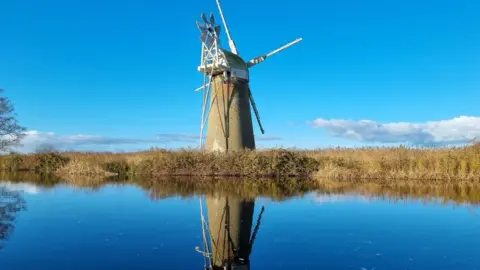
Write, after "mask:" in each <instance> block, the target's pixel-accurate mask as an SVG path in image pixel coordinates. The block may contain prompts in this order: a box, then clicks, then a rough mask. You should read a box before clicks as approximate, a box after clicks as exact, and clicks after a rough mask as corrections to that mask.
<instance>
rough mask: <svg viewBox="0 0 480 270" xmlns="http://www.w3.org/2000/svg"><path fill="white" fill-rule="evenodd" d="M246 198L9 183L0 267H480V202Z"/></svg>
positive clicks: (0, 209)
mask: <svg viewBox="0 0 480 270" xmlns="http://www.w3.org/2000/svg"><path fill="white" fill-rule="evenodd" d="M177 189H178V190H177ZM192 190H193V191H192ZM470 192H473V191H470ZM240 193H242V192H241V190H240V191H239V190H238V189H237V190H236V191H235V192H227V191H224V190H222V191H221V190H220V189H218V190H216V189H215V190H214V188H213V186H212V188H211V190H208V187H203V188H202V189H201V190H195V189H194V188H191V187H190V188H188V190H187V191H185V190H183V189H181V187H180V185H176V186H159V187H158V186H157V187H150V188H146V187H145V186H144V187H140V186H138V185H135V184H133V183H123V184H115V183H104V184H101V185H96V186H95V187H94V188H92V187H79V186H71V185H67V184H61V183H53V184H52V183H50V184H48V185H39V184H35V183H33V182H32V181H28V183H27V182H24V181H18V180H16V181H13V182H12V181H6V179H4V180H3V181H2V182H0V269H1V270H10V269H49V270H52V269H189V270H192V269H205V268H204V267H205V263H207V265H210V262H211V263H212V265H213V266H215V265H217V266H221V265H222V264H223V263H228V262H234V263H235V262H236V264H237V265H240V266H238V268H236V269H248V268H247V267H246V266H247V265H248V264H250V268H251V269H352V270H353V269H356V270H373V269H375V270H382V269H390V270H392V269H399V270H400V269H418V270H420V269H421V270H425V269H436V270H438V269H458V270H467V269H472V270H473V269H480V208H479V206H478V201H479V200H480V199H479V196H476V195H475V194H470V195H468V194H467V195H464V194H463V193H462V192H461V191H451V192H449V191H443V192H438V191H437V193H435V194H437V195H438V196H430V195H428V192H427V191H425V192H424V193H425V196H423V195H421V194H420V193H421V192H417V193H416V195H415V196H413V195H412V196H409V194H408V191H405V190H403V191H382V190H375V191H372V190H370V191H369V190H367V189H361V190H358V191H356V189H354V188H352V189H349V190H348V191H346V190H342V189H338V190H336V191H335V190H333V191H332V190H329V191H325V190H312V191H306V192H302V193H301V194H295V192H293V193H292V192H289V194H288V195H286V196H275V197H274V196H273V195H268V192H267V193H265V194H263V195H261V194H260V195H252V196H245V195H239V194H240ZM277 193H278V190H277ZM280 193H282V192H281V191H280ZM284 193H285V192H284ZM419 194H420V195H419ZM441 194H450V195H451V196H450V197H451V198H450V199H452V198H453V197H455V196H456V195H455V194H457V197H461V199H458V200H456V202H454V201H455V198H453V201H448V199H449V198H447V197H448V196H447V195H445V196H447V197H443V198H442V196H441ZM452 194H454V195H452ZM427 195H428V196H427ZM469 196H470V197H473V199H472V200H471V201H469ZM201 206H202V208H201ZM201 210H202V211H201ZM201 212H203V214H204V217H205V220H206V221H208V224H207V223H202V219H201ZM259 217H260V218H259ZM202 224H203V225H204V226H203V228H205V237H206V239H207V243H208V245H207V250H208V251H209V252H210V253H212V254H213V255H212V256H210V257H211V258H210V259H209V260H205V257H204V256H203V254H202V253H200V252H203V251H205V247H204V244H203V243H204V240H203V239H204V237H203V235H204V234H203V231H204V230H203V229H202ZM212 239H213V242H214V244H213V245H212ZM196 247H198V248H196ZM242 264H243V265H242ZM242 267H243V268H242Z"/></svg>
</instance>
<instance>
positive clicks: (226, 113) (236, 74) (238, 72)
mask: <svg viewBox="0 0 480 270" xmlns="http://www.w3.org/2000/svg"><path fill="white" fill-rule="evenodd" d="M216 1H217V6H218V9H219V11H220V16H221V18H222V21H223V25H224V27H225V32H226V34H227V37H228V45H229V47H230V51H228V50H226V49H224V48H222V46H221V43H220V31H221V27H220V26H219V25H216V24H215V18H214V16H213V13H210V18H209V19H207V16H206V15H205V14H204V13H202V14H201V17H202V20H203V22H199V21H197V26H198V28H199V29H200V32H201V35H200V40H201V41H202V55H201V63H200V66H198V71H200V72H202V73H203V85H202V86H201V87H199V88H197V89H196V90H195V91H201V90H203V106H202V121H201V127H200V148H201V149H205V150H207V151H219V152H227V151H234V150H241V149H245V148H248V149H255V139H254V133H253V125H252V116H251V112H250V105H251V107H252V108H253V111H254V113H255V117H256V119H257V122H258V125H259V127H260V131H261V132H262V134H264V133H265V131H264V129H263V126H262V123H261V121H260V116H259V113H258V109H257V106H256V105H255V101H254V99H253V95H252V91H251V89H250V85H249V81H250V77H249V72H250V71H249V69H250V68H252V67H254V66H255V65H258V64H260V63H262V62H263V61H265V59H267V58H268V57H270V56H272V55H274V54H276V53H278V52H280V51H282V50H284V49H286V48H288V47H290V46H292V45H294V44H296V43H298V42H300V41H301V40H302V38H298V39H296V40H294V41H292V42H290V43H288V44H286V45H284V46H282V47H280V48H278V49H276V50H274V51H271V52H269V53H267V54H265V55H261V56H258V57H256V58H253V59H251V60H250V61H248V62H246V61H245V60H243V58H242V57H240V54H239V52H238V49H237V46H236V45H235V42H234V40H233V39H232V36H231V34H230V31H229V29H228V26H227V22H226V20H225V17H224V16H223V11H222V7H221V5H220V1H219V0H216ZM207 121H208V125H207ZM205 126H207V138H206V141H205V142H204V141H203V136H204V129H205Z"/></svg>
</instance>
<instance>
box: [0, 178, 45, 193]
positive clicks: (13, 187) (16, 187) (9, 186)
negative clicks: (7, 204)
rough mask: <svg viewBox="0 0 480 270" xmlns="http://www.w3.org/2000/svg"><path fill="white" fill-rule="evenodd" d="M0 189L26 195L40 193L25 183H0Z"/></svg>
mask: <svg viewBox="0 0 480 270" xmlns="http://www.w3.org/2000/svg"><path fill="white" fill-rule="evenodd" d="M0 188H5V189H6V190H9V191H22V192H25V193H28V194H38V193H40V188H39V187H37V186H36V185H32V184H27V183H12V182H9V181H2V182H0Z"/></svg>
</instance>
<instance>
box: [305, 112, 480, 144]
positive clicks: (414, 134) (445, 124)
mask: <svg viewBox="0 0 480 270" xmlns="http://www.w3.org/2000/svg"><path fill="white" fill-rule="evenodd" d="M308 124H309V125H311V126H312V127H314V128H320V129H324V130H326V131H327V133H328V134H329V135H331V136H334V137H340V138H345V139H350V140H355V141H358V142H368V143H410V144H413V145H447V144H462V143H468V142H469V141H471V140H472V139H473V138H477V139H480V117H473V116H460V117H456V118H452V119H449V120H442V121H429V122H424V123H408V122H392V123H379V122H376V121H372V120H360V121H353V120H344V119H330V120H327V119H323V118H317V119H315V120H313V121H309V122H308Z"/></svg>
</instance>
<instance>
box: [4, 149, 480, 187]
mask: <svg viewBox="0 0 480 270" xmlns="http://www.w3.org/2000/svg"><path fill="white" fill-rule="evenodd" d="M0 170H3V171H10V172H15V171H34V172H38V173H52V172H54V173H57V174H61V175H88V176H93V175H96V176H108V175H120V176H133V175H146V176H148V175H150V176H151V175H184V176H241V177H284V176H295V177H309V178H314V179H335V180H341V181H344V182H351V181H354V182H370V183H371V182H374V183H378V184H384V183H390V182H395V181H399V180H410V181H415V182H416V183H419V184H421V183H425V182H428V183H457V184H458V183H465V182H468V183H480V143H477V144H474V145H470V146H465V147H458V148H432V149H427V148H426V149H413V148H406V147H395V148H358V149H348V148H330V149H324V150H308V151H300V150H285V149H277V150H257V151H239V152H234V153H228V154H213V153H202V152H200V151H195V150H181V151H167V150H151V151H143V152H133V153H119V154H115V153H84V152H64V153H63V152H62V153H60V152H57V153H35V154H28V155H18V154H16V155H4V156H0Z"/></svg>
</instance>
